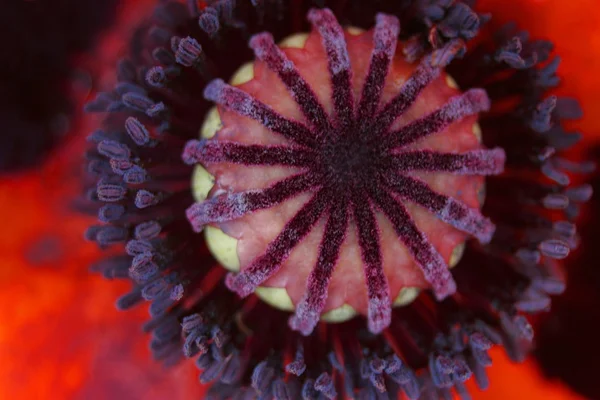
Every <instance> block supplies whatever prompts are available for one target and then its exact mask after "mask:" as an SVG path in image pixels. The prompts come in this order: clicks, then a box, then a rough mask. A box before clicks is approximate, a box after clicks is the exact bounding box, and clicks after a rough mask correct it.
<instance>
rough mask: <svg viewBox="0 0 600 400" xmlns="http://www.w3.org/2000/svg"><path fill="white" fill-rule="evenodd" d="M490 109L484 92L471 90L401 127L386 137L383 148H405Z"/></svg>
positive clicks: (488, 100)
mask: <svg viewBox="0 0 600 400" xmlns="http://www.w3.org/2000/svg"><path fill="white" fill-rule="evenodd" d="M489 109H490V99H489V98H488V96H487V94H486V93H485V90H483V89H471V90H469V91H467V92H465V93H463V94H462V95H460V96H455V97H452V98H451V99H450V100H448V102H447V103H446V104H444V106H443V107H441V108H439V109H437V110H435V111H434V112H432V113H431V114H429V115H426V116H425V117H423V118H421V119H418V120H416V121H413V122H411V123H410V124H408V125H406V126H403V127H402V128H400V129H399V130H397V131H395V132H391V133H390V134H389V135H387V136H386V139H385V141H384V143H385V146H386V147H387V148H389V149H394V148H398V147H403V146H406V145H408V144H410V143H413V142H416V141H417V140H419V139H422V138H424V137H426V136H429V135H432V134H434V133H437V132H440V131H441V130H443V129H444V128H446V127H447V126H448V125H450V124H451V123H453V122H456V121H458V120H460V119H463V118H464V117H467V116H469V115H475V114H477V113H479V112H481V111H487V110H489Z"/></svg>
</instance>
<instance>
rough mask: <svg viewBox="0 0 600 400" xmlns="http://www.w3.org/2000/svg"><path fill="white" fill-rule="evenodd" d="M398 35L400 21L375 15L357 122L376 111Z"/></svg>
mask: <svg viewBox="0 0 600 400" xmlns="http://www.w3.org/2000/svg"><path fill="white" fill-rule="evenodd" d="M399 33H400V21H398V18H396V17H394V16H392V15H386V14H381V13H380V14H377V24H376V25H375V33H374V34H373V52H372V54H371V64H370V65H369V72H368V75H367V78H366V79H365V84H364V86H363V91H362V97H361V99H360V103H359V106H358V110H357V111H358V119H359V121H366V120H368V119H370V118H372V117H373V115H374V114H375V112H376V111H377V107H378V106H379V102H380V101H381V93H382V91H383V87H384V86H385V79H386V77H387V75H388V72H389V69H390V64H391V62H392V59H393V58H394V54H396V45H397V43H398V34H399Z"/></svg>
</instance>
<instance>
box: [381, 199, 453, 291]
mask: <svg viewBox="0 0 600 400" xmlns="http://www.w3.org/2000/svg"><path fill="white" fill-rule="evenodd" d="M371 197H372V199H373V201H374V202H375V203H376V204H377V206H378V207H379V209H380V210H381V211H382V212H383V213H384V214H385V215H386V217H387V218H388V219H389V220H390V221H391V223H392V226H393V227H394V230H395V231H396V234H397V235H398V237H399V238H400V240H402V242H403V243H404V245H405V246H406V248H407V249H408V251H409V252H410V253H411V254H412V256H413V258H414V259H415V261H416V262H417V265H418V266H419V268H421V271H423V275H424V277H425V280H426V281H427V282H429V283H430V284H431V287H432V288H433V292H434V293H435V296H436V298H437V299H438V300H443V299H444V298H446V297H447V296H449V295H451V294H453V293H454V292H455V291H456V283H455V282H454V279H453V278H452V275H451V274H450V271H449V270H448V265H447V264H446V262H445V261H444V259H443V258H442V256H441V255H440V254H439V253H438V251H437V250H436V249H435V248H434V247H433V246H432V245H431V243H429V240H427V238H426V237H425V235H424V234H423V233H422V232H421V231H419V229H418V228H417V226H416V225H415V223H414V222H413V220H412V218H411V217H410V215H409V214H408V212H407V211H406V208H404V205H403V204H402V203H400V202H398V201H397V200H396V199H394V198H393V197H392V196H391V195H390V194H389V193H387V192H386V191H385V190H383V189H382V188H377V189H374V190H373V193H372V194H371Z"/></svg>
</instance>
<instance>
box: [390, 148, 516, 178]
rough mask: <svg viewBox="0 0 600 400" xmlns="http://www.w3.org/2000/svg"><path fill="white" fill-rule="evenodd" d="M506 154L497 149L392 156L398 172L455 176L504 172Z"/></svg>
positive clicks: (421, 151)
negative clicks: (427, 172)
mask: <svg viewBox="0 0 600 400" xmlns="http://www.w3.org/2000/svg"><path fill="white" fill-rule="evenodd" d="M505 160H506V154H505V153H504V150H503V149H501V148H499V147H497V148H495V149H492V150H472V151H467V152H465V153H458V154H452V153H438V152H435V151H431V150H415V151H406V152H402V153H396V154H393V155H392V162H393V167H394V169H395V170H396V171H398V172H407V171H429V172H433V171H436V172H452V173H453V174H457V175H498V174H501V173H502V172H503V171H504V162H505Z"/></svg>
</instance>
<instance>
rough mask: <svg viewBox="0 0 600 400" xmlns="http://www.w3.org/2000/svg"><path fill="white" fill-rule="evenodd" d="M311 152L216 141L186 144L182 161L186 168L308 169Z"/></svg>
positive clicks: (286, 147)
mask: <svg viewBox="0 0 600 400" xmlns="http://www.w3.org/2000/svg"><path fill="white" fill-rule="evenodd" d="M314 158H315V156H314V155H313V152H312V151H310V150H307V149H305V148H301V147H289V146H263V145H258V144H255V145H242V144H238V143H236V142H225V141H216V140H190V141H189V142H187V144H186V145H185V149H184V150H183V155H182V159H183V161H184V162H185V163H186V164H188V165H191V164H196V163H202V164H212V163H221V162H228V163H234V164H243V165H287V166H290V167H308V166H310V165H312V164H313V163H314Z"/></svg>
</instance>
